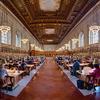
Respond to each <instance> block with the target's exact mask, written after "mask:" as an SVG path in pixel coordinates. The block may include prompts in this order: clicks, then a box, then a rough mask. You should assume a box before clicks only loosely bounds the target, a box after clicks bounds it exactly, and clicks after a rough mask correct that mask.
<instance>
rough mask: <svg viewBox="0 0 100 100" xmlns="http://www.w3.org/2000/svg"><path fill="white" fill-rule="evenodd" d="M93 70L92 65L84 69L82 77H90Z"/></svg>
mask: <svg viewBox="0 0 100 100" xmlns="http://www.w3.org/2000/svg"><path fill="white" fill-rule="evenodd" d="M91 69H93V65H92V64H91V63H90V64H89V65H88V66H86V67H84V68H83V70H82V75H89V73H90V70H91Z"/></svg>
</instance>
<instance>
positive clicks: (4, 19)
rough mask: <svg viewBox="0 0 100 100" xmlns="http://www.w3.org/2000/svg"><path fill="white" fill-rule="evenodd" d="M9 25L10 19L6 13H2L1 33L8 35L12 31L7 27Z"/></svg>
mask: <svg viewBox="0 0 100 100" xmlns="http://www.w3.org/2000/svg"><path fill="white" fill-rule="evenodd" d="M7 24H8V17H7V13H6V12H5V11H2V15H1V25H0V31H1V33H7V32H8V31H10V30H11V27H10V26H8V25H7Z"/></svg>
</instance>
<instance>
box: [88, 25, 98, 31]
mask: <svg viewBox="0 0 100 100" xmlns="http://www.w3.org/2000/svg"><path fill="white" fill-rule="evenodd" d="M89 30H90V31H92V32H98V31H99V30H100V26H99V25H93V26H90V27H89Z"/></svg>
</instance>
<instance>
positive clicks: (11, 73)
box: [7, 69, 24, 89]
mask: <svg viewBox="0 0 100 100" xmlns="http://www.w3.org/2000/svg"><path fill="white" fill-rule="evenodd" d="M7 73H8V75H7V78H8V79H9V82H10V84H11V88H12V89H14V88H16V87H17V86H18V81H19V77H20V75H22V74H23V73H24V71H18V70H10V69H7Z"/></svg>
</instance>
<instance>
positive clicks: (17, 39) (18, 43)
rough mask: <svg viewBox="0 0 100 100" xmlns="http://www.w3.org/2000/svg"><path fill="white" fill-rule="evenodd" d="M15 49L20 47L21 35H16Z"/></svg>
mask: <svg viewBox="0 0 100 100" xmlns="http://www.w3.org/2000/svg"><path fill="white" fill-rule="evenodd" d="M16 47H21V35H20V34H16Z"/></svg>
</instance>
